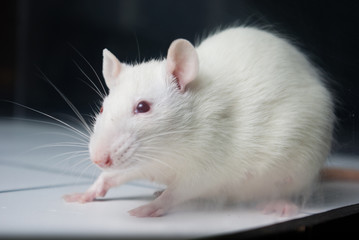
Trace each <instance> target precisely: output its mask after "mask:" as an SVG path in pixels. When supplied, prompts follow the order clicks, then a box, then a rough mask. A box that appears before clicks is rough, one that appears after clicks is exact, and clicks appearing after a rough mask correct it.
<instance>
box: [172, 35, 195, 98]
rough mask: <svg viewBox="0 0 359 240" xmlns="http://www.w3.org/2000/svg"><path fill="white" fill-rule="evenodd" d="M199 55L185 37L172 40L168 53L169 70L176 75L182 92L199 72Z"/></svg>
mask: <svg viewBox="0 0 359 240" xmlns="http://www.w3.org/2000/svg"><path fill="white" fill-rule="evenodd" d="M198 67H199V62H198V56H197V52H196V49H195V48H194V47H193V45H192V44H191V43H190V42H189V41H187V40H184V39H177V40H175V41H173V42H172V44H171V46H170V47H169V49H168V53H167V72H168V73H169V74H171V75H172V76H174V77H175V78H176V80H177V82H178V86H179V87H180V90H181V92H184V91H185V88H186V85H187V84H188V83H190V82H191V81H193V80H194V79H195V78H196V77H197V74H198Z"/></svg>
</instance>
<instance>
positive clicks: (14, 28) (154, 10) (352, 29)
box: [0, 0, 359, 153]
mask: <svg viewBox="0 0 359 240" xmlns="http://www.w3.org/2000/svg"><path fill="white" fill-rule="evenodd" d="M244 23H246V24H249V25H257V26H271V27H272V28H274V29H276V30H277V31H279V32H281V33H283V34H284V35H286V36H288V37H289V38H290V39H292V40H294V41H295V43H296V44H297V45H298V46H299V47H300V48H301V49H302V50H303V51H304V52H306V53H307V54H308V55H309V56H310V58H311V59H312V60H313V61H314V62H315V63H316V64H317V65H318V66H319V67H320V68H321V69H323V70H324V71H325V72H326V73H327V76H328V79H329V80H330V86H331V89H332V91H333V93H334V95H335V96H336V98H337V100H338V105H337V110H336V114H337V116H338V124H337V131H336V139H337V143H336V144H335V151H340V152H346V153H359V134H358V129H359V120H358V114H359V107H358V102H359V80H358V77H359V60H358V58H359V4H358V1H324V0H312V1H306V0H291V1H288V0H275V1H274V0H273V1H269V0H247V1H240V0H181V1H171V0H157V1H155V0H152V1H151V0H142V1H140V0H122V1H115V0H107V1H100V0H98V1H96V0H73V1H60V0H36V1H35V0H33V1H26V0H18V1H14V0H13V1H4V0H3V1H0V27H1V34H0V98H1V99H6V100H12V101H15V102H18V103H21V104H24V105H26V106H29V107H33V108H36V109H39V110H41V111H43V112H46V113H49V114H55V116H58V113H70V110H69V107H68V106H67V105H66V103H65V102H64V101H63V100H62V99H61V97H60V96H59V95H58V94H57V93H56V91H55V90H54V89H53V88H52V87H51V86H50V84H49V83H47V82H46V81H44V80H43V77H42V73H44V74H45V75H46V76H47V77H48V78H49V79H50V80H51V81H52V82H53V83H54V84H55V85H56V86H57V87H58V88H59V89H60V90H61V91H62V92H63V93H64V94H65V95H66V96H67V97H68V98H69V99H70V100H71V101H72V102H73V103H74V104H75V105H76V106H77V107H78V108H79V109H80V111H81V112H82V113H84V114H86V113H89V112H92V110H91V108H93V107H94V106H95V105H96V102H98V100H99V97H98V96H96V94H95V93H94V92H93V91H92V90H91V89H90V88H89V87H88V86H86V84H84V83H83V81H82V80H86V76H84V74H82V72H81V70H80V69H79V68H78V67H77V66H76V64H75V63H74V61H75V62H76V63H77V64H78V65H79V66H80V67H81V69H82V70H83V71H84V72H85V73H86V74H87V75H88V76H89V77H90V78H91V79H92V80H94V82H96V83H97V84H98V81H97V80H96V76H95V74H94V72H93V71H92V69H91V67H89V65H88V64H87V63H86V61H85V60H84V59H83V58H82V56H81V55H79V54H78V52H80V53H81V54H82V55H83V56H84V57H85V58H86V59H87V60H88V61H89V62H90V63H91V65H92V66H93V68H94V69H95V70H96V71H97V73H98V74H99V75H100V78H101V79H102V75H101V64H102V49H103V48H108V49H110V50H111V51H112V52H113V53H115V55H116V56H117V57H118V58H119V59H121V60H122V61H125V62H134V61H142V60H145V59H146V60H148V59H150V58H153V57H156V58H158V57H161V56H162V57H163V56H165V55H166V52H167V48H168V46H169V44H170V43H171V41H172V40H174V39H176V38H179V37H181V38H187V39H188V40H190V41H192V42H194V41H195V40H196V39H198V38H199V37H201V36H202V35H203V34H206V33H208V32H211V31H212V30H214V29H216V28H217V27H218V26H228V25H233V24H244ZM77 51H78V52H77ZM41 72H42V73H41ZM0 116H2V117H4V116H16V117H39V115H36V114H34V113H31V112H30V111H28V110H26V109H24V108H19V107H16V106H15V105H14V104H10V103H7V102H1V103H0Z"/></svg>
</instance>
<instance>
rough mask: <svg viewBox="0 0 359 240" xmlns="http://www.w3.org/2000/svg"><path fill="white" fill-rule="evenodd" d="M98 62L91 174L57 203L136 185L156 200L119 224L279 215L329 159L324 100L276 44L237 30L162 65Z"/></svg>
mask: <svg viewBox="0 0 359 240" xmlns="http://www.w3.org/2000/svg"><path fill="white" fill-rule="evenodd" d="M103 57H104V59H103V75H104V78H105V81H106V84H107V86H108V88H109V90H110V93H109V95H108V96H107V97H105V99H104V101H103V106H102V108H101V111H100V113H99V114H98V116H97V118H96V122H95V124H94V128H93V135H92V136H91V140H90V144H89V150H90V156H91V159H92V161H93V162H94V163H96V164H97V165H98V166H100V167H101V168H102V169H103V172H102V173H101V175H100V176H99V178H98V179H97V180H96V182H95V183H94V184H93V185H92V186H91V187H90V188H89V189H88V191H87V192H85V193H81V194H72V195H68V196H65V199H66V200H67V201H70V202H71V201H79V202H88V201H92V200H94V199H95V198H96V197H100V196H101V197H103V196H104V195H105V194H106V192H107V191H108V190H109V188H111V187H113V186H117V185H120V184H123V183H125V182H127V181H130V180H134V179H148V180H150V181H154V182H158V183H162V184H165V185H166V186H167V189H166V190H164V191H163V193H162V194H161V195H160V196H159V197H157V198H156V199H155V200H154V201H152V202H150V203H148V204H146V205H144V206H141V207H138V208H136V209H134V210H131V211H130V214H131V215H134V216H138V217H156V216H161V215H163V214H165V213H166V212H167V211H168V210H169V209H171V208H172V207H174V206H175V205H177V204H180V203H183V202H185V201H187V200H191V199H196V198H223V199H225V200H230V201H238V202H243V201H252V200H266V201H268V203H270V204H269V205H268V206H270V208H273V211H279V212H281V213H282V214H287V212H288V211H292V210H293V208H295V205H294V204H293V205H291V203H290V202H289V199H290V198H292V197H296V196H301V195H302V194H303V193H304V192H306V191H307V190H308V189H310V187H311V186H312V184H313V183H314V181H315V180H316V179H317V177H318V174H319V172H320V170H321V168H322V166H323V164H324V162H325V160H326V158H327V156H328V154H329V152H330V148H331V141H332V130H333V122H334V118H335V117H334V113H333V100H332V96H331V94H330V92H329V91H328V89H327V87H326V86H325V83H324V82H323V81H322V76H321V74H320V72H319V71H318V70H317V69H316V68H315V67H314V66H313V65H312V64H311V63H310V62H309V61H308V59H307V58H306V57H305V56H304V55H303V54H302V53H301V52H300V51H298V49H296V48H295V47H294V46H293V45H291V44H290V43H289V42H288V41H286V40H285V39H283V38H280V37H278V36H276V35H275V34H272V33H269V32H267V31H263V30H259V29H256V28H250V27H237V28H229V29H226V30H224V31H221V32H218V33H216V34H214V35H212V36H210V37H208V38H207V39H205V40H204V41H202V43H200V45H199V46H198V47H196V48H195V47H194V46H193V45H192V44H191V43H190V42H188V41H187V40H184V39H178V40H175V41H174V42H172V44H171V45H170V47H169V49H168V53H167V58H166V59H164V60H152V61H149V62H145V63H142V64H138V65H134V66H133V65H128V64H124V63H121V62H119V61H118V60H117V59H116V57H115V56H114V55H113V54H111V53H110V52H109V51H108V50H106V49H105V50H104V51H103ZM273 203H274V204H273ZM270 211H271V210H270Z"/></svg>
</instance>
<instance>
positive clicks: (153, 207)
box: [129, 188, 178, 217]
mask: <svg viewBox="0 0 359 240" xmlns="http://www.w3.org/2000/svg"><path fill="white" fill-rule="evenodd" d="M176 202H178V199H177V201H176ZM175 204H176V203H175V201H174V194H173V193H172V192H171V190H169V189H168V188H167V189H166V190H164V191H163V192H162V193H161V194H160V195H159V196H158V197H157V198H156V199H155V200H154V201H152V202H150V203H148V204H145V205H142V206H140V207H138V208H135V209H132V210H131V211H129V213H130V215H132V216H136V217H160V216H162V215H164V214H166V213H167V212H168V210H169V209H170V208H171V207H173V206H174V205H175Z"/></svg>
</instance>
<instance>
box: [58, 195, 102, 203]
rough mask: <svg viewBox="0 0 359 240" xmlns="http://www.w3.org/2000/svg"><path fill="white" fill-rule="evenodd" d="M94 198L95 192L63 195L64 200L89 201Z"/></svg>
mask: <svg viewBox="0 0 359 240" xmlns="http://www.w3.org/2000/svg"><path fill="white" fill-rule="evenodd" d="M95 198H96V194H95V193H93V192H85V193H74V194H69V195H65V196H63V199H64V200H65V201H66V202H79V203H86V202H91V201H93V200H94V199H95Z"/></svg>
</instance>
